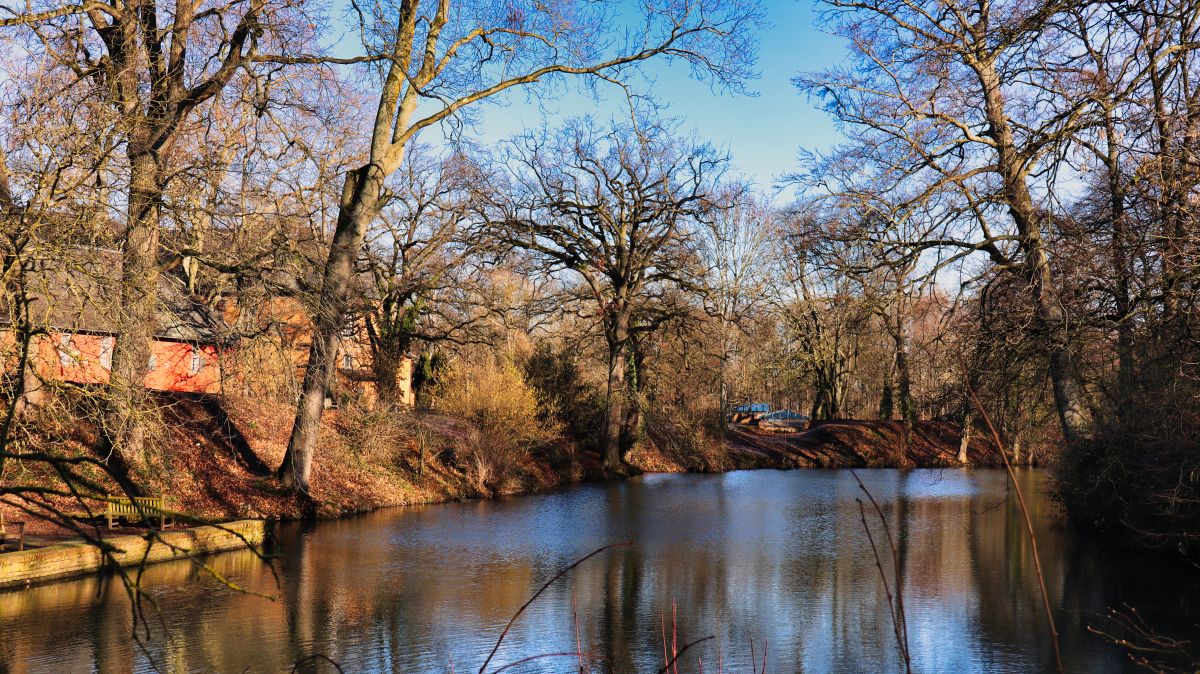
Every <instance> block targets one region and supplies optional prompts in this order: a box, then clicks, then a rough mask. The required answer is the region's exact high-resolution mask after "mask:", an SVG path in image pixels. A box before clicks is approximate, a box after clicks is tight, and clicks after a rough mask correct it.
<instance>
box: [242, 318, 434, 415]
mask: <svg viewBox="0 0 1200 674" xmlns="http://www.w3.org/2000/svg"><path fill="white" fill-rule="evenodd" d="M242 311H249V312H252V314H253V315H252V316H249V317H243V316H242V313H241V312H242ZM223 312H224V315H225V321H226V322H227V323H230V324H233V323H234V322H235V321H237V320H238V319H239V318H248V320H247V321H246V322H247V323H248V324H249V325H258V326H271V328H270V329H269V330H267V331H265V333H264V335H263V336H262V337H259V338H257V339H259V340H267V341H269V342H271V343H272V344H277V345H278V347H277V348H276V349H273V350H278V351H282V352H290V354H291V359H292V362H293V363H294V367H295V379H294V381H295V382H297V383H298V382H301V381H303V380H304V375H305V372H306V370H307V369H308V355H309V347H310V345H311V341H312V320H311V319H310V318H309V315H308V312H307V310H306V309H305V307H304V306H303V305H302V304H301V303H300V302H299V301H297V300H296V299H295V298H292V297H273V298H269V299H268V300H267V301H265V302H263V303H262V304H259V305H255V306H254V307H246V308H242V307H239V306H237V305H236V304H235V303H234V302H233V300H232V298H230V299H228V300H227V301H226V303H225V305H224V306H223ZM246 360H250V359H249V358H247V359H246ZM334 363H335V367H336V372H337V385H336V390H335V391H334V392H333V393H334V395H335V396H348V397H351V398H358V399H359V400H360V401H361V402H363V403H365V404H367V405H373V404H374V403H375V401H376V399H377V398H378V386H377V384H376V382H375V371H374V362H373V356H372V352H371V342H370V338H369V336H368V334H367V329H366V323H365V321H363V320H361V319H360V320H356V321H355V322H354V323H353V324H352V325H351V326H349V327H348V328H347V329H346V331H345V332H344V333H343V334H342V338H341V340H340V347H339V349H338V353H337V354H336V356H335V361H334ZM234 369H237V368H234ZM412 369H413V364H412V361H411V359H405V361H404V362H403V363H401V366H400V372H399V373H398V376H397V380H398V382H397V383H398V387H399V390H400V391H401V392H402V393H401V402H402V403H403V404H406V405H412V404H414V403H415V402H416V396H415V395H414V393H413V389H412ZM236 376H245V377H250V376H253V373H243V374H239V375H236Z"/></svg>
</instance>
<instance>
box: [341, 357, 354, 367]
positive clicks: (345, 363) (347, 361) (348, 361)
mask: <svg viewBox="0 0 1200 674" xmlns="http://www.w3.org/2000/svg"><path fill="white" fill-rule="evenodd" d="M352 367H354V359H353V358H351V357H350V354H348V353H347V354H343V355H342V368H344V369H346V370H349V369H350V368H352Z"/></svg>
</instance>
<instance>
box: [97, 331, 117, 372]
mask: <svg viewBox="0 0 1200 674" xmlns="http://www.w3.org/2000/svg"><path fill="white" fill-rule="evenodd" d="M113 341H114V340H113V338H112V337H105V338H104V339H102V340H100V367H103V368H104V369H106V370H111V369H112V357H113Z"/></svg>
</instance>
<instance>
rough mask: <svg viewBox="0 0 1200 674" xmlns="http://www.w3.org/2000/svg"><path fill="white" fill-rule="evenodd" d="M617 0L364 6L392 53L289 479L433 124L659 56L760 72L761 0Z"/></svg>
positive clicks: (300, 466)
mask: <svg viewBox="0 0 1200 674" xmlns="http://www.w3.org/2000/svg"><path fill="white" fill-rule="evenodd" d="M617 6H618V5H617V3H615V2H614V3H609V2H593V3H573V2H554V3H551V4H549V5H546V4H545V3H522V2H517V3H504V4H491V3H485V4H474V3H465V2H452V1H451V0H440V1H439V2H437V3H421V2H418V1H416V0H402V1H401V2H399V3H398V4H391V3H386V2H380V3H377V4H375V5H373V6H370V7H360V8H359V9H360V16H362V18H363V26H364V29H365V30H364V37H365V38H366V40H365V42H366V44H367V45H368V46H369V48H370V50H371V53H372V54H374V55H378V56H381V57H383V58H384V59H385V61H384V66H383V68H382V69H381V72H380V73H379V75H380V76H381V77H380V81H379V87H380V88H379V98H378V106H377V108H376V113H375V119H374V124H373V126H372V131H371V142H370V151H369V154H368V157H367V161H366V162H365V163H364V164H363V165H362V166H361V167H359V168H357V169H355V170H354V171H351V172H349V173H348V174H347V175H346V178H345V185H344V188H343V190H342V199H341V204H340V210H339V214H338V221H337V228H336V230H335V232H334V236H333V241H332V246H331V248H330V253H329V258H328V260H327V262H326V265H325V270H324V276H323V280H322V290H321V298H320V302H319V306H318V309H317V316H316V326H315V334H314V338H313V340H312V348H311V351H310V354H309V360H308V362H309V367H308V370H307V372H306V374H305V378H304V385H303V390H302V392H301V398H300V401H299V403H298V406H297V410H296V420H295V424H294V426H293V428H292V435H291V438H290V439H289V441H288V451H287V454H286V455H285V456H284V459H283V464H282V465H281V466H280V470H279V473H280V477H281V479H282V481H283V482H284V483H285V484H287V485H291V486H293V487H295V488H296V489H297V490H299V491H301V492H306V491H307V484H308V475H309V471H310V470H311V465H312V456H313V451H314V449H315V446H316V440H317V431H318V427H319V424H320V419H321V413H322V411H323V409H324V405H325V391H326V389H327V387H328V385H329V382H330V378H331V377H332V375H333V371H334V366H335V363H334V362H333V359H334V355H335V354H336V352H337V345H338V344H337V343H338V335H339V334H340V332H341V330H342V326H343V324H344V322H345V317H346V313H347V300H348V294H349V292H350V288H351V278H352V276H353V268H354V261H355V259H356V258H357V257H358V254H359V251H360V249H361V248H362V245H363V240H364V238H365V236H366V233H367V229H368V227H369V226H370V223H371V222H372V221H373V220H374V219H375V218H376V217H377V216H378V215H379V213H380V211H381V210H382V208H383V207H384V205H386V203H387V199H386V195H387V186H386V181H387V178H388V177H389V176H390V175H391V174H392V173H394V172H395V171H396V170H397V169H398V168H399V167H400V166H401V165H402V163H403V160H404V155H405V152H406V150H407V148H408V146H409V144H410V143H411V142H412V140H413V138H414V137H415V136H416V135H417V134H418V133H419V132H420V131H421V130H422V129H426V128H429V127H431V126H434V125H437V124H440V123H442V122H444V121H453V120H456V119H458V118H459V116H460V115H461V114H463V113H467V112H468V111H469V110H470V106H473V105H475V104H477V103H480V102H483V101H486V100H488V99H491V98H493V97H495V96H496V95H498V94H500V93H502V92H504V91H507V90H510V89H513V88H514V87H521V86H524V85H530V84H534V83H537V82H541V81H546V80H554V79H560V80H561V78H562V77H564V76H569V75H583V76H587V77H590V78H593V79H595V80H599V81H604V82H611V83H615V84H618V85H620V86H623V87H624V86H627V83H628V82H630V79H631V77H632V76H633V75H634V72H635V68H636V67H637V65H638V64H640V63H642V62H644V61H647V60H649V59H656V58H662V59H676V60H682V61H684V62H686V63H688V64H690V65H691V66H692V67H693V68H694V70H695V71H696V72H698V73H700V74H703V75H706V76H709V77H711V78H713V79H714V80H715V81H717V82H719V83H721V84H722V85H725V86H730V87H735V88H736V87H738V86H740V84H741V82H742V81H743V80H744V79H745V78H746V77H747V76H748V75H749V74H750V72H751V71H750V68H752V66H753V60H754V54H755V41H754V30H755V28H756V27H757V25H758V23H759V22H760V18H761V10H760V8H759V6H758V5H757V3H755V2H754V1H753V0H740V1H738V2H722V3H717V2H711V1H709V0H689V1H688V2H682V3H677V2H658V1H653V2H648V3H644V4H643V5H641V9H642V12H643V16H642V18H641V20H635V21H633V22H631V23H629V24H628V25H631V26H637V28H635V29H631V30H630V32H627V33H626V34H625V35H624V36H623V37H616V36H611V35H609V34H608V33H607V32H606V30H605V26H609V25H612V24H613V23H615V21H616V19H615V17H614V15H615V14H616V12H617ZM422 103H423V104H424V105H421V104H422Z"/></svg>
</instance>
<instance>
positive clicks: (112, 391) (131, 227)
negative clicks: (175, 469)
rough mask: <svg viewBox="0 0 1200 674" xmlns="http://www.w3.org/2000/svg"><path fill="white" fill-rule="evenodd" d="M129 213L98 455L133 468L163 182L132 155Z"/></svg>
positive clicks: (141, 450)
mask: <svg viewBox="0 0 1200 674" xmlns="http://www.w3.org/2000/svg"><path fill="white" fill-rule="evenodd" d="M129 164H130V166H129V169H130V185H129V211H128V218H129V221H128V226H127V229H126V233H125V245H124V248H123V249H122V251H121V290H120V307H119V309H118V313H117V330H118V338H117V340H116V345H115V346H114V349H113V357H112V370H111V375H110V378H109V386H108V401H107V403H108V406H107V410H106V412H105V420H104V428H103V436H102V439H101V443H102V451H103V452H104V453H105V454H108V453H109V452H115V453H116V454H117V455H118V456H119V457H120V459H121V462H122V463H123V464H125V465H126V466H129V467H134V466H137V465H139V464H140V463H141V462H142V459H143V458H144V454H145V435H146V421H145V418H144V414H145V409H144V404H145V400H146V386H145V384H146V368H147V365H148V363H149V360H150V348H151V343H152V341H153V339H154V335H155V333H156V332H157V328H158V325H157V323H158V321H157V315H156V311H155V309H156V306H155V305H156V303H157V300H158V274H159V270H158V259H157V256H158V235H159V205H160V202H161V199H162V190H163V180H162V171H161V167H160V165H159V157H157V156H156V155H155V154H154V153H152V152H148V151H147V152H140V153H134V154H132V155H131V156H130V159H129Z"/></svg>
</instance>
